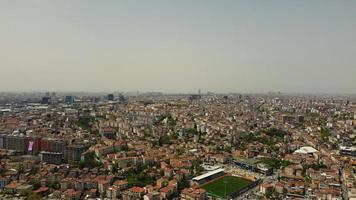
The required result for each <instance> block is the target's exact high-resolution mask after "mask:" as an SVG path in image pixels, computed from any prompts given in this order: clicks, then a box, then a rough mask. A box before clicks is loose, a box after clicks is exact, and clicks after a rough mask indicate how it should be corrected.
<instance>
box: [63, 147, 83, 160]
mask: <svg viewBox="0 0 356 200" xmlns="http://www.w3.org/2000/svg"><path fill="white" fill-rule="evenodd" d="M82 153H84V145H82V144H71V145H68V146H67V162H68V163H76V162H79V161H80V160H81V157H82Z"/></svg>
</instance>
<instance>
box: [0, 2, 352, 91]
mask: <svg viewBox="0 0 356 200" xmlns="http://www.w3.org/2000/svg"><path fill="white" fill-rule="evenodd" d="M0 75H1V78H0V91H91V92H102V91H137V90H139V91H161V92H179V93H181V92H196V91H198V89H201V91H202V92H206V91H212V92H237V93H239V92H241V93H265V92H268V91H281V92H286V93H349V94H355V93H356V1H353V0H342V1H335V0H333V1H329V0H314V1H310V0H298V1H292V0H290V1H285V0H280V1H275V0H270V1H254V0H248V1H238V0H231V1H228V0H215V1H211V0H175V1H172V0H154V1H153V0H152V1H151V0H142V1H137V0H126V1H120V0H105V1H102V0H96V1H93V0H76V1H73V0H26V1H23V0H21V1H20V0H0Z"/></svg>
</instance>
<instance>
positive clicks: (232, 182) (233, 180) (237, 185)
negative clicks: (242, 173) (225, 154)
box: [202, 176, 252, 198]
mask: <svg viewBox="0 0 356 200" xmlns="http://www.w3.org/2000/svg"><path fill="white" fill-rule="evenodd" d="M251 183H252V181H250V180H247V179H243V178H239V177H234V176H224V177H222V178H219V179H217V180H215V181H212V182H210V183H207V184H205V185H203V186H202V188H204V189H205V190H206V192H207V193H210V194H211V195H213V196H217V197H221V198H226V197H227V196H228V195H230V194H231V193H233V192H237V191H239V190H241V189H243V188H245V187H247V186H249V185H250V184H251ZM225 186H226V188H225ZM225 189H226V191H225Z"/></svg>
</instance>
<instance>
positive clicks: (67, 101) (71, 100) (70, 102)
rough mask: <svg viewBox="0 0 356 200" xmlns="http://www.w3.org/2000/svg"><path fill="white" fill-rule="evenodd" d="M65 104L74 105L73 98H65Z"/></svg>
mask: <svg viewBox="0 0 356 200" xmlns="http://www.w3.org/2000/svg"><path fill="white" fill-rule="evenodd" d="M65 102H66V103H67V104H73V103H74V96H66V100H65Z"/></svg>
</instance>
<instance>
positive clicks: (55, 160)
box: [40, 151, 63, 165]
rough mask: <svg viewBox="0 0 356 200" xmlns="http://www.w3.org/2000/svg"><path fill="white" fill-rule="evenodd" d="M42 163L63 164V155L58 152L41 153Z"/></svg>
mask: <svg viewBox="0 0 356 200" xmlns="http://www.w3.org/2000/svg"><path fill="white" fill-rule="evenodd" d="M40 157H41V162H45V163H49V164H56V165H59V164H61V163H62V158H63V154H62V153H58V152H47V151H41V153H40Z"/></svg>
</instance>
